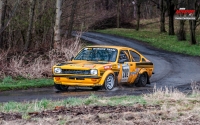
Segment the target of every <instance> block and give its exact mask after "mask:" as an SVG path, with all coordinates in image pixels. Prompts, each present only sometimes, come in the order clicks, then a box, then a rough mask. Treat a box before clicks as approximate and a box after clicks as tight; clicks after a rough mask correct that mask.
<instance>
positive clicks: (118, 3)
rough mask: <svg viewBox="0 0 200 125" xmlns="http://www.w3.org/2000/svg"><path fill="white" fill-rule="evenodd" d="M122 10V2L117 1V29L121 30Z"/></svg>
mask: <svg viewBox="0 0 200 125" xmlns="http://www.w3.org/2000/svg"><path fill="white" fill-rule="evenodd" d="M121 9H122V0H117V28H120V23H121Z"/></svg>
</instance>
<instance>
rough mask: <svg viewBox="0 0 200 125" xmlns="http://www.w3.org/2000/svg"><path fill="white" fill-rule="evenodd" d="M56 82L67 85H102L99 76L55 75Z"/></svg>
mask: <svg viewBox="0 0 200 125" xmlns="http://www.w3.org/2000/svg"><path fill="white" fill-rule="evenodd" d="M53 78H54V83H55V84H61V85H67V86H89V87H93V86H101V84H99V82H100V80H101V77H99V76H62V75H60V76H59V75H54V76H53Z"/></svg>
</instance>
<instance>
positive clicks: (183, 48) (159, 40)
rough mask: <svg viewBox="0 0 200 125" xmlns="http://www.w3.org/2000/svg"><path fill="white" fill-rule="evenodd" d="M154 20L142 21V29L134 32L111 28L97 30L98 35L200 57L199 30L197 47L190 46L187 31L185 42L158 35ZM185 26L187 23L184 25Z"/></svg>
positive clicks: (171, 36) (163, 34) (198, 31)
mask: <svg viewBox="0 0 200 125" xmlns="http://www.w3.org/2000/svg"><path fill="white" fill-rule="evenodd" d="M153 22H155V20H142V21H141V24H142V25H143V27H142V28H141V29H140V30H139V31H136V30H135V29H124V28H113V29H105V30H97V32H100V33H106V34H112V35H118V36H123V37H127V38H132V39H137V40H140V41H143V42H147V43H149V44H150V45H152V46H154V47H156V48H160V49H163V50H167V51H172V52H177V53H183V54H188V55H193V56H200V51H199V50H200V35H199V34H200V28H197V30H196V34H197V35H196V38H197V41H198V42H199V43H198V44H197V45H190V43H189V41H190V39H189V31H188V30H187V40H185V41H178V39H177V36H176V35H170V36H169V35H168V33H167V32H166V33H159V26H158V23H153ZM186 26H187V23H186ZM177 29H178V22H177V21H176V22H175V31H177ZM187 29H189V28H187Z"/></svg>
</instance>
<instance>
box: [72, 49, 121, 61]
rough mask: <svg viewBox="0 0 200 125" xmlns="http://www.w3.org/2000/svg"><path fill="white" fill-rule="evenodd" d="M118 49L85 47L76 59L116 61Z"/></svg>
mask: <svg viewBox="0 0 200 125" xmlns="http://www.w3.org/2000/svg"><path fill="white" fill-rule="evenodd" d="M117 52H118V51H117V49H113V48H96V47H95V48H84V49H82V51H81V52H80V53H78V55H77V56H76V57H75V58H74V60H87V61H108V62H115V60H116V57H117Z"/></svg>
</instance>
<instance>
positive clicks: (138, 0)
mask: <svg viewBox="0 0 200 125" xmlns="http://www.w3.org/2000/svg"><path fill="white" fill-rule="evenodd" d="M143 2H144V0H135V4H136V7H137V26H136V30H137V31H138V30H139V29H140V14H141V11H140V9H141V4H142V3H143Z"/></svg>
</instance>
